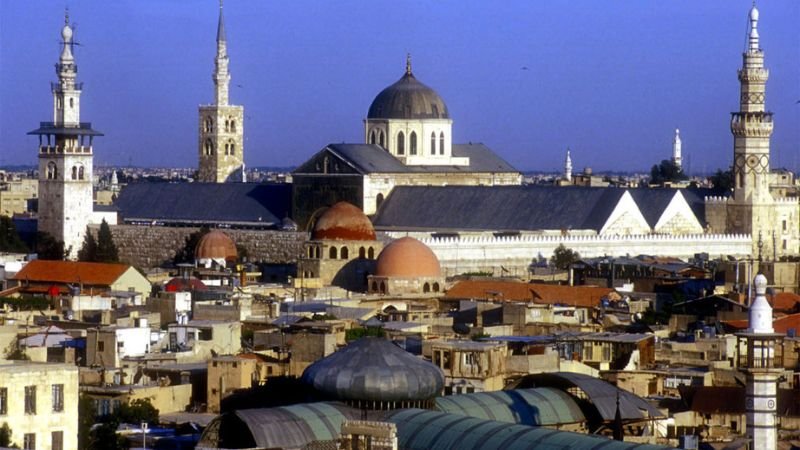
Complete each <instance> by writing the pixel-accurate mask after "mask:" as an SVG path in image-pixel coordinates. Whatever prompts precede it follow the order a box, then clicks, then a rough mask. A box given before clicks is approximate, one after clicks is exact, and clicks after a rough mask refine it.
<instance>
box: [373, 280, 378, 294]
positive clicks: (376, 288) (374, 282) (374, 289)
mask: <svg viewBox="0 0 800 450" xmlns="http://www.w3.org/2000/svg"><path fill="white" fill-rule="evenodd" d="M372 292H378V283H377V282H376V281H373V282H372Z"/></svg>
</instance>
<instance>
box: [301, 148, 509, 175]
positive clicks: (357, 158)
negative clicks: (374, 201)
mask: <svg viewBox="0 0 800 450" xmlns="http://www.w3.org/2000/svg"><path fill="white" fill-rule="evenodd" d="M322 152H330V153H332V154H334V155H336V156H338V157H339V158H341V159H342V160H344V161H345V162H346V163H348V164H349V165H351V166H353V168H355V169H356V171H357V172H358V173H361V174H364V175H366V174H370V173H409V172H410V173H414V172H420V173H422V172H427V173H438V172H465V173H468V172H517V170H516V169H515V168H514V167H513V166H511V165H510V164H509V163H507V162H506V161H504V160H503V159H502V158H500V157H499V156H497V154H496V153H494V152H493V151H492V150H490V149H489V148H488V147H486V146H485V145H483V144H478V143H475V144H472V143H471V144H454V145H453V156H454V157H467V158H469V165H466V166H447V165H442V166H440V165H435V166H434V165H420V166H416V165H413V166H407V165H405V164H403V163H402V162H400V160H398V159H397V158H395V157H394V156H392V155H391V154H390V153H389V152H387V151H386V150H385V149H384V148H383V147H381V146H379V145H374V144H330V145H328V146H327V147H325V148H324V149H323V150H322ZM318 154H319V153H318ZM313 158H314V157H312V158H311V159H313ZM309 171H310V170H309V169H308V167H307V166H306V165H305V164H304V165H301V166H300V167H299V168H298V169H297V170H295V173H306V172H309Z"/></svg>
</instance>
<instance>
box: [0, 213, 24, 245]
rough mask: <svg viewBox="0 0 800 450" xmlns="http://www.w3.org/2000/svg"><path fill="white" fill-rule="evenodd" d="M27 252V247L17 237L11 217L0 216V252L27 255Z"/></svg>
mask: <svg viewBox="0 0 800 450" xmlns="http://www.w3.org/2000/svg"><path fill="white" fill-rule="evenodd" d="M28 251H29V249H28V246H27V245H25V242H23V241H22V238H20V237H19V233H17V227H16V226H15V225H14V221H13V220H11V217H8V216H0V252H9V253H27V252H28Z"/></svg>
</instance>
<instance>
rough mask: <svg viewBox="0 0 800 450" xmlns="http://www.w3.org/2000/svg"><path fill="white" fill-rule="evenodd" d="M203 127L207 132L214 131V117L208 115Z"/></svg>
mask: <svg viewBox="0 0 800 450" xmlns="http://www.w3.org/2000/svg"><path fill="white" fill-rule="evenodd" d="M203 128H204V130H205V132H206V133H211V132H212V131H214V119H212V118H211V117H206V120H205V122H204V124H203Z"/></svg>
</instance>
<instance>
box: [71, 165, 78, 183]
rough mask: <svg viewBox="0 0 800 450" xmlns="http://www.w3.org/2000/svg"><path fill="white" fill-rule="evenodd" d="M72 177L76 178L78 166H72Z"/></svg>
mask: <svg viewBox="0 0 800 450" xmlns="http://www.w3.org/2000/svg"><path fill="white" fill-rule="evenodd" d="M72 179H73V180H77V179H78V166H72Z"/></svg>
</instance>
